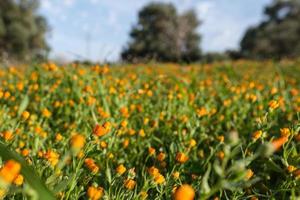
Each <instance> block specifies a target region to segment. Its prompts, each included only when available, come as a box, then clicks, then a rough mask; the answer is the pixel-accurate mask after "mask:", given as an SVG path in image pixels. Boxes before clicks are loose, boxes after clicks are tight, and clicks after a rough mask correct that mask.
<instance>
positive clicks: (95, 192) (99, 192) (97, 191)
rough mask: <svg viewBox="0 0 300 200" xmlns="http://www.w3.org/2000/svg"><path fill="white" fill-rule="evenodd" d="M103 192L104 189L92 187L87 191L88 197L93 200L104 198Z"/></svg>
mask: <svg viewBox="0 0 300 200" xmlns="http://www.w3.org/2000/svg"><path fill="white" fill-rule="evenodd" d="M103 191H104V190H103V188H102V187H94V186H90V187H89V188H88V191H87V196H88V197H89V199H91V200H98V199H100V198H101V197H102V196H103Z"/></svg>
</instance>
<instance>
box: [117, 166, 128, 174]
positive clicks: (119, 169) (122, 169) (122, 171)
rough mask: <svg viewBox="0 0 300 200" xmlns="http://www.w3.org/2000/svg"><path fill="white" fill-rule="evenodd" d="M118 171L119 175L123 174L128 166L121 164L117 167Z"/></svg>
mask: <svg viewBox="0 0 300 200" xmlns="http://www.w3.org/2000/svg"><path fill="white" fill-rule="evenodd" d="M116 171H117V173H118V174H119V175H122V174H124V173H125V172H126V167H124V165H123V164H121V165H119V166H118V167H117V169H116Z"/></svg>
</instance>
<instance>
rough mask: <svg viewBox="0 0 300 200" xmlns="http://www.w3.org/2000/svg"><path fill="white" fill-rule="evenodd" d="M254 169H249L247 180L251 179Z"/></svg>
mask: <svg viewBox="0 0 300 200" xmlns="http://www.w3.org/2000/svg"><path fill="white" fill-rule="evenodd" d="M253 174H254V173H253V171H252V170H251V169H248V170H247V172H246V177H245V178H246V180H249V179H250V178H251V177H252V176H253Z"/></svg>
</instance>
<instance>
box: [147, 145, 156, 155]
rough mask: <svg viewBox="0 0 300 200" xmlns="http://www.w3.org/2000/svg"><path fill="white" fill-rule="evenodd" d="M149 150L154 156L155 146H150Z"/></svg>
mask: <svg viewBox="0 0 300 200" xmlns="http://www.w3.org/2000/svg"><path fill="white" fill-rule="evenodd" d="M148 152H149V155H150V156H152V155H154V154H155V149H154V148H153V147H149V149H148Z"/></svg>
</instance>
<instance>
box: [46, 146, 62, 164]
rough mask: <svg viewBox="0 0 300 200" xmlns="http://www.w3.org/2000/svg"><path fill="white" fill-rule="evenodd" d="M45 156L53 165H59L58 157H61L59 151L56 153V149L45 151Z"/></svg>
mask: <svg viewBox="0 0 300 200" xmlns="http://www.w3.org/2000/svg"><path fill="white" fill-rule="evenodd" d="M44 156H45V158H46V159H47V160H48V161H49V162H50V164H51V165H52V166H55V165H57V163H58V159H59V154H58V153H55V152H54V151H52V150H48V151H47V152H46V153H45V155H44Z"/></svg>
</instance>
